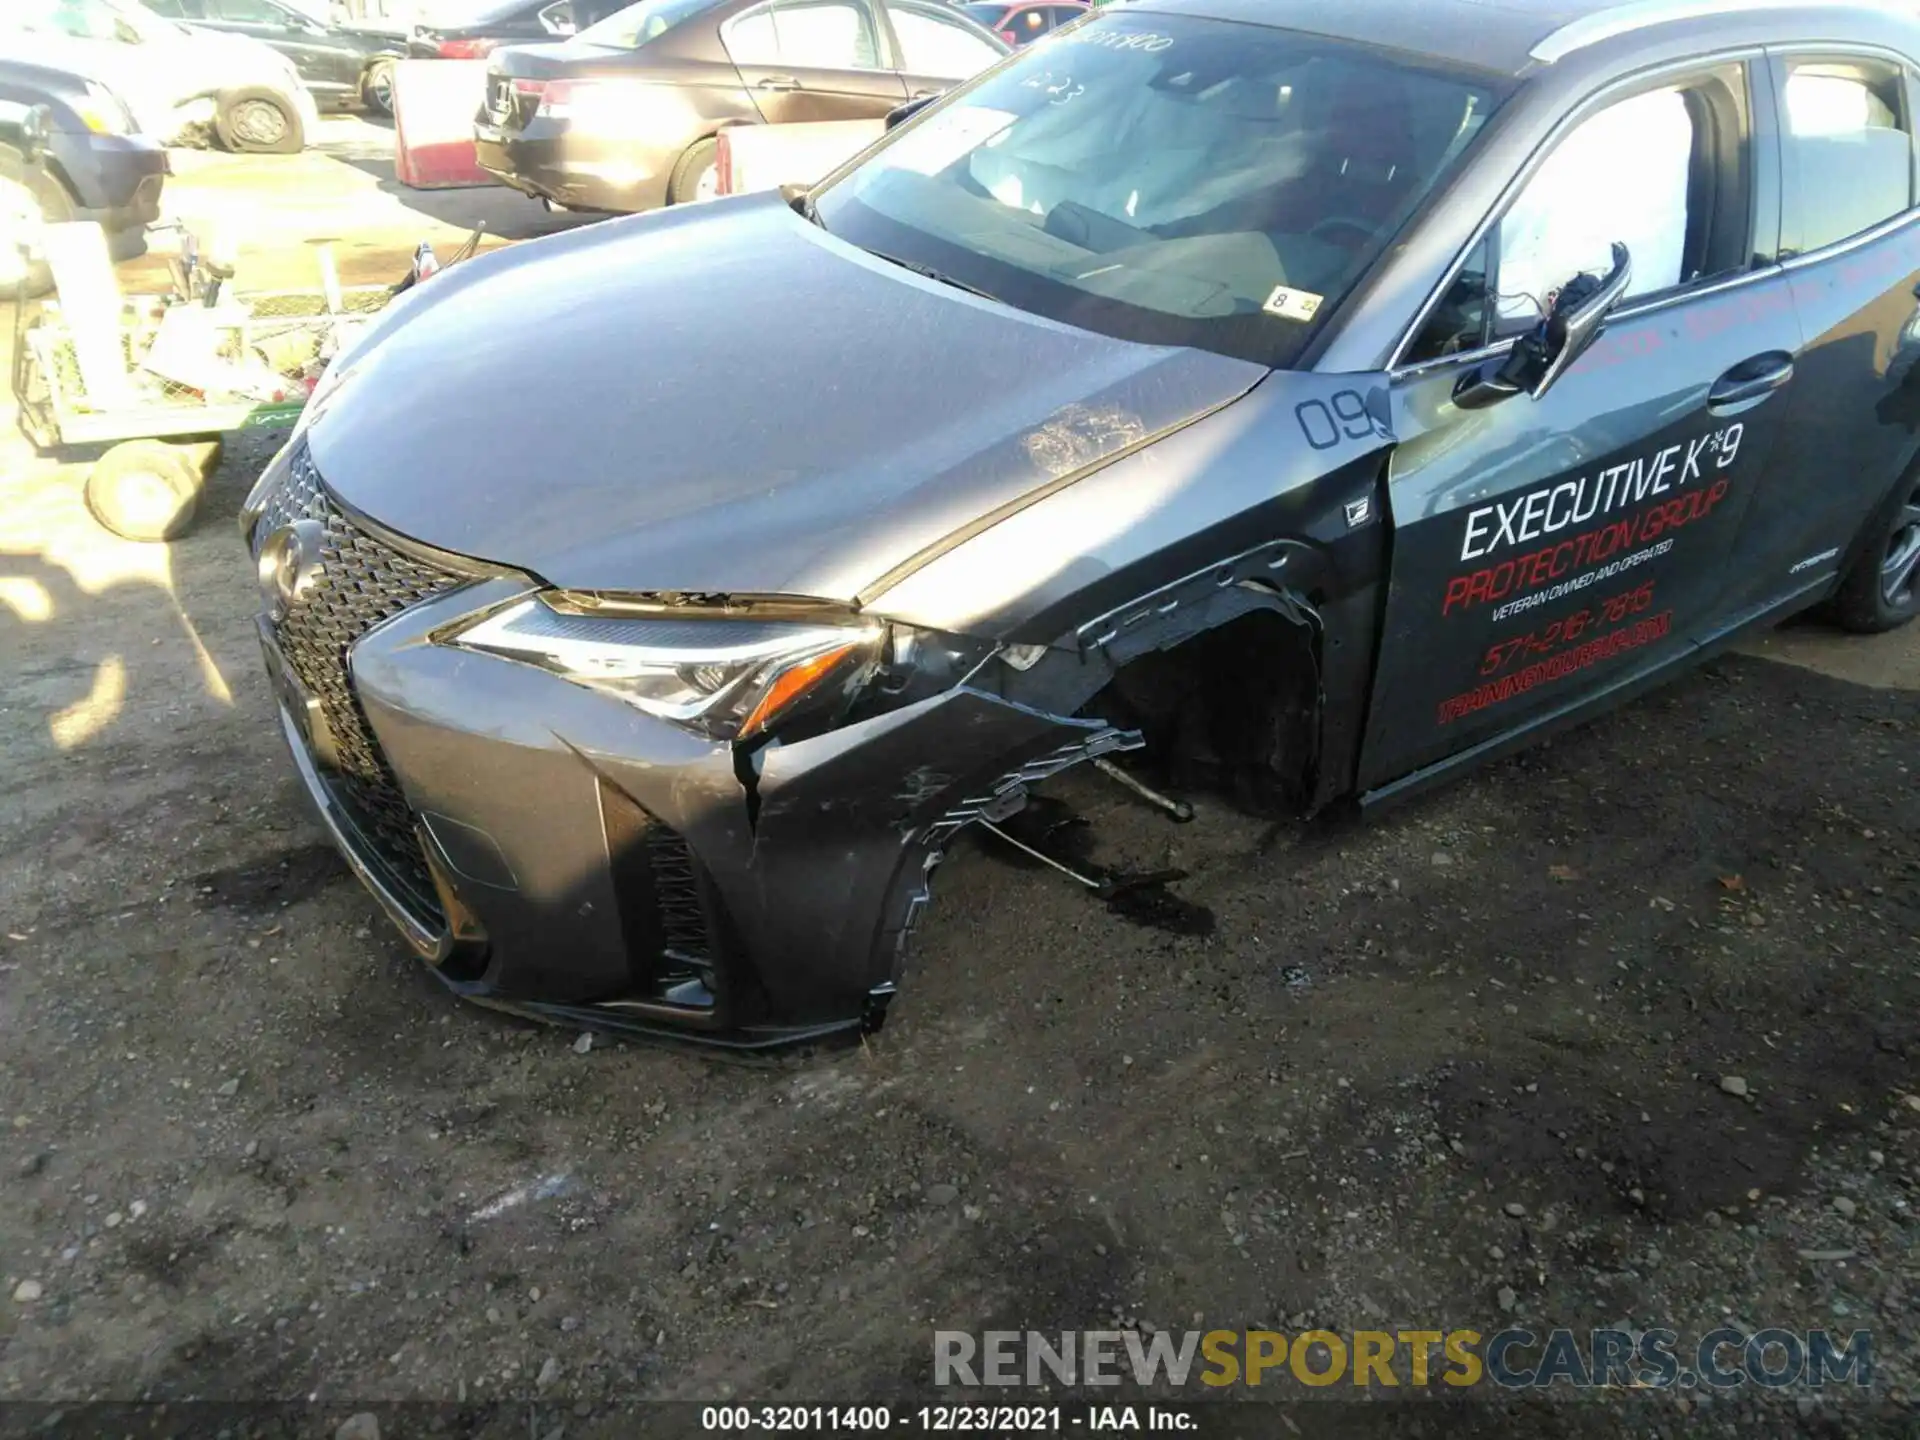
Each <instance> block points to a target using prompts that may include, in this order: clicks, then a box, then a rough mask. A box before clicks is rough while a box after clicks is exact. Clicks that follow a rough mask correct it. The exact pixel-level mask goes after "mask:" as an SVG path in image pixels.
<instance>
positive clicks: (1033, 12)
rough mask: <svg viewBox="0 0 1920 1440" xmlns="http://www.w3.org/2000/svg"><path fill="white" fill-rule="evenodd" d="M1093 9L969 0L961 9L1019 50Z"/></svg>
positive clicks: (1048, 2)
mask: <svg viewBox="0 0 1920 1440" xmlns="http://www.w3.org/2000/svg"><path fill="white" fill-rule="evenodd" d="M1092 8H1093V7H1092V6H1091V5H1089V4H1086V3H1085V0H1045V3H1033V0H1026V3H1015V4H1009V3H1006V0H968V3H967V4H964V5H962V6H960V9H962V10H964V11H966V13H967V16H968V18H970V19H972V20H974V21H976V22H978V23H979V24H981V25H984V26H986V27H987V29H989V30H991V31H993V32H994V34H996V35H998V36H999V37H1000V38H1001V39H1002V40H1004V41H1006V42H1007V43H1008V44H1009V45H1011V46H1013V47H1014V48H1015V49H1016V50H1017V49H1019V48H1020V47H1021V46H1022V45H1025V44H1027V43H1029V42H1030V41H1034V40H1038V39H1039V38H1040V37H1041V36H1042V35H1047V34H1051V33H1052V32H1053V31H1055V30H1057V29H1059V28H1060V27H1061V26H1062V25H1065V24H1066V23H1067V22H1068V21H1070V20H1078V19H1079V18H1080V17H1081V16H1082V15H1084V14H1086V13H1087V11H1089V10H1090V9H1092Z"/></svg>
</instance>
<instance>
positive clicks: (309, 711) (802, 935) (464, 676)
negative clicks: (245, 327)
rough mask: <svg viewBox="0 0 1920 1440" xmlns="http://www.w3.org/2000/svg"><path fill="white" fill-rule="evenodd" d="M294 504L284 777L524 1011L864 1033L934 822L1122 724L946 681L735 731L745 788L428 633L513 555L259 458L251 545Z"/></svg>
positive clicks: (654, 738)
mask: <svg viewBox="0 0 1920 1440" xmlns="http://www.w3.org/2000/svg"><path fill="white" fill-rule="evenodd" d="M302 519H306V520H317V521H318V522H319V523H320V525H321V526H322V527H323V528H324V530H325V532H326V534H327V537H328V539H327V541H326V546H325V549H324V552H323V557H322V560H321V566H320V571H319V575H320V577H321V578H319V579H318V580H316V581H315V582H314V584H313V586H312V587H311V589H310V591H308V592H306V593H304V594H303V595H302V596H301V597H300V598H299V599H298V600H296V601H294V602H292V604H291V605H289V606H288V607H287V608H286V612H285V614H284V616H283V617H282V618H281V619H279V620H278V621H275V620H272V619H263V621H262V637H263V640H264V641H265V642H266V648H267V656H268V666H269V670H270V672H271V673H273V674H274V675H275V676H276V683H277V685H278V687H279V691H280V695H281V700H282V705H281V713H282V724H283V727H284V729H285V730H286V734H287V738H288V741H289V743H290V745H291V747H292V749H293V752H294V757H295V761H296V764H297V765H298V767H299V769H300V772H301V777H302V779H303V781H304V782H305V784H306V787H307V790H308V793H309V794H310V795H311V796H312V798H313V800H314V802H315V804H316V806H317V808H318V809H319V811H320V814H321V817H322V819H323V821H324V822H325V824H326V826H327V828H328V831H329V833H330V834H331V835H332V837H333V839H334V841H335V843H336V844H337V845H338V846H339V848H340V849H341V851H342V852H343V854H345V856H346V857H347V860H348V863H349V864H350V865H351V866H352V867H353V869H354V870H355V872H356V873H357V874H358V875H359V876H360V878H361V879H362V881H363V882H364V883H365V884H366V885H367V886H368V888H369V889H370V890H372V891H373V893H374V895H375V896H376V898H377V899H379V901H380V903H381V904H382V906H383V907H384V908H385V909H386V910H387V912H388V914H389V915H390V916H391V917H392V919H393V920H394V921H395V923H396V925H397V926H398V927H399V928H400V930H401V932H402V934H403V935H405V936H406V938H407V939H408V941H409V943H410V944H412V946H413V947H414V949H415V950H416V951H418V952H419V953H420V955H421V956H422V958H424V959H425V960H427V961H428V962H429V963H430V964H431V965H433V966H434V968H435V969H436V971H437V972H438V973H439V974H440V976H441V977H442V978H443V979H444V980H445V981H446V982H447V983H448V984H449V985H451V986H453V987H454V988H455V989H456V990H458V991H459V992H460V993H462V994H465V995H468V996H470V997H473V998H475V999H480V1000H484V1001H487V1002H490V1003H493V1004H498V1005H504V1006H506V1007H508V1008H512V1009H516V1010H519V1011H522V1012H525V1013H530V1014H534V1015H537V1016H541V1017H543V1018H547V1019H553V1020H560V1021H565V1022H568V1023H575V1024H583V1025H590V1026H598V1027H604V1028H611V1029H617V1030H623V1031H629V1032H635V1033H643V1034H654V1035H674V1036H679V1037H685V1038H697V1039H703V1040H706V1041H709V1042H711V1043H715V1044H720V1045H726V1046H732V1047H745V1048H755V1047H765V1046H770V1045H778V1044H783V1043H793V1042H797V1041H806V1040H814V1039H820V1038H823V1037H826V1036H829V1035H833V1034H836V1033H851V1032H857V1031H859V1030H861V1029H865V1028H871V1027H873V1026H875V1025H877V1024H878V1023H879V1021H880V1020H881V1018H882V1017H883V1016H884V1013H885V1007H886V1003H887V1001H888V999H889V997H890V996H891V994H892V993H893V987H894V984H895V982H896V980H897V978H898V976H899V973H900V967H901V963H902V960H903V958H904V956H905V953H906V948H907V945H908V942H909V940H910V938H911V935H912V931H913V927H914V923H915V921H916V920H917V918H918V916H919V914H920V911H921V909H922V908H923V906H924V905H925V903H926V900H927V884H928V878H929V874H930V872H931V870H932V868H933V866H934V865H935V864H937V863H938V861H939V859H940V856H941V854H942V852H943V850H944V848H945V846H946V845H947V844H948V842H949V841H950V840H951V837H952V836H953V834H954V833H956V832H957V831H958V830H959V829H960V828H962V827H964V825H966V824H967V823H968V822H969V821H971V820H973V819H975V818H979V817H980V816H981V815H983V814H1004V813H1007V812H1008V811H1010V810H1011V809H1013V808H1017V805H1018V803H1019V801H1020V800H1021V798H1023V795H1024V786H1026V785H1027V784H1030V783H1032V782H1034V781H1036V780H1038V779H1041V778H1044V777H1045V776H1046V775H1048V774H1051V773H1053V772H1055V771H1057V770H1059V769H1061V768H1064V767H1065V766H1067V765H1070V764H1072V763H1074V762H1076V761H1078V760H1081V759H1084V758H1087V757H1089V756H1091V755H1094V754H1098V753H1101V752H1103V751H1105V750H1110V749H1117V748H1121V747H1123V746H1124V745H1126V744H1127V743H1129V737H1128V736H1125V735H1123V734H1121V733H1120V732H1117V731H1114V730H1113V729H1111V728H1110V727H1106V726H1103V725H1100V724H1098V723H1097V722H1089V721H1082V720H1075V719H1068V718H1064V717H1059V716H1052V715H1045V714H1041V713H1039V712H1036V711H1032V710H1028V709H1023V708H1021V707H1019V706H1015V705H1012V704H1009V703H1007V702H1005V701H1003V700H1000V699H998V698H997V697H994V696H990V695H986V694H983V693H981V692H978V691H975V690H971V689H967V688H956V689H953V690H949V691H946V692H944V693H942V694H938V695H935V696H932V697H930V698H928V699H925V700H921V701H919V702H916V703H914V704H911V705H908V706H905V707H903V708H901V709H899V710H895V711H892V712H889V713H885V714H882V715H879V716H876V717H874V718H871V719H867V720H863V721H861V722H859V723H856V724H852V725H848V726H846V727H844V728H842V729H840V730H837V731H833V732H831V733H829V734H826V735H822V736H819V737H817V738H814V739H809V740H804V741H800V742H798V743H794V744H789V745H780V746H774V747H772V748H770V749H768V750H766V751H764V752H762V755H761V757H760V759H761V763H760V766H759V773H758V777H757V780H756V781H755V782H754V792H755V800H756V801H757V804H750V803H749V795H748V790H747V787H746V786H745V785H744V784H743V782H742V780H741V778H740V776H739V774H738V773H737V769H736V763H735V756H734V752H733V749H732V747H731V746H729V745H726V744H718V743H714V742H710V741H706V740H703V739H700V738H698V737H696V736H693V735H690V734H687V733H685V732H683V731H681V730H679V729H677V728H675V727H673V726H671V725H668V724H665V723H664V722H660V721H656V720H653V719H651V718H650V717H648V716H645V715H642V714H640V713H638V712H636V711H635V710H633V709H632V708H631V707H629V706H627V705H625V704H622V703H621V702H619V701H618V700H615V699H612V698H611V697H608V696H605V695H603V694H600V693H598V692H594V691H591V690H587V689H585V688H583V687H580V686H578V685H574V684H571V683H568V682H566V681H563V680H560V679H558V678H557V677H555V676H553V675H550V674H547V673H546V672H544V671H541V670H538V669H535V668H533V667H530V666H527V665H521V664H517V663H514V662H512V661H508V660H503V659H499V658H496V657H492V656H488V655H481V654H476V653H474V652H471V651H465V650H460V649H456V648H453V647H450V646H446V645H442V644H439V643H436V642H435V640H434V638H433V637H434V636H435V634H436V633H437V632H439V631H441V630H443V629H444V628H445V627H446V626H447V625H449V624H450V623H451V622H453V621H455V620H457V619H460V618H462V617H464V616H466V615H468V614H471V613H472V612H473V611H474V610H476V609H478V608H480V607H482V606H486V605H491V604H495V603H498V602H500V601H502V600H504V599H507V598H509V597H511V596H514V595H516V594H520V593H524V592H525V591H526V590H528V589H529V588H531V586H530V583H529V582H528V581H527V580H525V579H524V578H522V577H519V576H516V575H512V574H508V573H503V572H499V571H488V570H486V569H485V568H483V567H478V566H472V565H470V564H469V562H466V561H462V560H459V559H457V558H454V557H446V556H440V555H436V554H431V553H429V552H423V551H420V550H419V549H418V547H414V546H412V545H410V544H409V543H408V542H405V541H403V540H400V539H399V538H398V537H394V536H391V535H387V534H385V533H384V532H382V531H380V530H379V528H378V527H377V526H376V525H374V524H373V523H372V522H370V521H369V520H367V519H366V518H365V517H360V516H355V515H351V514H349V513H348V512H347V511H345V510H344V509H343V508H342V507H340V506H339V504H338V502H336V501H334V500H333V499H332V497H331V496H330V495H329V494H328V493H327V492H326V491H325V489H324V486H322V485H321V483H320V481H319V478H318V476H317V474H315V473H314V471H313V469H312V466H311V464H310V462H309V461H308V460H307V459H306V457H305V456H304V454H303V453H295V454H293V455H284V454H283V455H282V456H280V457H277V458H276V459H275V461H274V462H273V467H272V468H271V469H270V471H269V490H268V494H267V496H266V501H265V512H264V514H263V515H262V516H261V518H260V519H259V520H258V521H257V522H256V523H254V524H253V525H252V526H251V527H250V528H251V535H250V540H251V542H252V544H253V547H254V548H255V550H256V551H257V550H258V548H259V545H260V542H261V541H262V540H263V539H264V538H265V537H266V536H267V535H268V534H270V533H271V532H272V531H273V530H274V529H275V528H276V527H278V526H282V525H288V524H292V523H294V522H295V521H298V520H302ZM368 596H383V597H386V598H384V599H381V600H379V601H378V603H377V604H376V605H375V606H374V609H373V610H372V611H369V610H368V608H367V604H368V602H367V600H366V597H368ZM369 615H371V617H372V618H371V620H370V622H369V621H368V617H369ZM342 656H344V657H345V660H344V663H341V660H340V658H339V657H342ZM329 667H332V668H331V669H329Z"/></svg>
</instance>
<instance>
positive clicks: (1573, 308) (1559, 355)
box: [1453, 240, 1633, 410]
mask: <svg viewBox="0 0 1920 1440" xmlns="http://www.w3.org/2000/svg"><path fill="white" fill-rule="evenodd" d="M1632 279H1633V260H1632V257H1631V256H1630V255H1629V254H1628V253H1627V247H1626V246H1624V245H1622V244H1621V243H1620V242H1619V241H1617V240H1616V241H1614V242H1613V268H1612V269H1611V270H1609V271H1608V272H1607V274H1606V277H1605V278H1604V279H1602V278H1600V277H1598V276H1595V275H1589V274H1580V275H1576V276H1574V277H1573V279H1571V280H1569V281H1568V282H1567V283H1566V285H1564V286H1563V287H1561V290H1560V293H1559V295H1557V296H1556V297H1555V298H1554V302H1553V309H1552V310H1551V311H1550V312H1548V314H1547V316H1546V318H1545V319H1544V320H1542V321H1541V322H1540V323H1539V324H1538V325H1537V326H1535V327H1534V328H1533V329H1532V330H1531V331H1529V332H1528V333H1527V334H1525V335H1522V336H1521V337H1520V338H1519V339H1518V340H1516V341H1514V343H1513V348H1512V349H1511V350H1509V351H1508V352H1507V353H1506V354H1505V355H1504V356H1498V357H1496V358H1494V359H1492V360H1489V361H1487V362H1486V363H1485V364H1484V365H1482V366H1480V367H1479V369H1477V370H1474V371H1473V372H1471V373H1470V374H1467V375H1464V376H1462V377H1461V380H1460V383H1459V385H1457V386H1456V387H1455V388H1454V392H1453V403H1454V404H1455V405H1458V406H1459V407H1460V408H1461V409H1462V410H1479V409H1484V408H1485V407H1486V406H1488V405H1493V404H1497V403H1498V402H1500V401H1502V400H1505V399H1508V398H1509V397H1511V396H1514V395H1518V394H1519V393H1520V392H1521V391H1523V390H1524V391H1525V392H1526V393H1527V394H1529V395H1531V396H1532V397H1533V398H1534V399H1536V400H1538V399H1539V398H1540V397H1541V396H1542V395H1544V394H1546V393H1547V391H1548V390H1549V389H1551V388H1552V386H1553V384H1554V382H1555V381H1556V380H1558V379H1559V378H1560V377H1561V376H1562V375H1563V374H1565V373H1566V371H1567V368H1568V367H1569V366H1571V365H1572V364H1573V362H1574V361H1576V360H1578V359H1579V358H1580V357H1581V356H1582V355H1584V354H1586V353H1587V351H1588V349H1589V348H1591V346H1592V345H1593V342H1594V341H1595V340H1598V339H1599V338H1600V332H1601V331H1602V330H1604V329H1605V328H1606V321H1607V316H1608V315H1609V314H1610V313H1611V312H1612V310H1613V308H1614V306H1616V305H1618V304H1619V303H1620V299H1621V297H1622V296H1623V295H1625V294H1626V293H1627V285H1628V284H1629V283H1630V282H1631V281H1632Z"/></svg>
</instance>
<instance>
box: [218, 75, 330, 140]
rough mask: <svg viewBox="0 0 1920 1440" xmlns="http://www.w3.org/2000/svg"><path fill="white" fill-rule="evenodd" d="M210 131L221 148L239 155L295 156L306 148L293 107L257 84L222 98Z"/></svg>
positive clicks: (234, 91)
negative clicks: (212, 129)
mask: <svg viewBox="0 0 1920 1440" xmlns="http://www.w3.org/2000/svg"><path fill="white" fill-rule="evenodd" d="M213 128H214V132H215V133H216V134H218V135H219V137H220V143H221V144H222V145H224V146H226V147H227V149H229V150H232V151H235V152H237V153H239V154H242V155H298V154H299V153H300V151H301V149H302V148H303V147H304V146H305V145H306V138H307V137H306V136H305V134H303V133H302V131H301V128H300V116H299V115H298V114H297V113H296V112H295V111H294V108H293V106H292V105H291V104H290V103H289V102H288V101H287V99H286V98H285V97H284V96H282V95H279V94H277V93H276V92H274V91H272V90H268V89H266V88H264V87H262V86H259V85H251V86H247V87H245V88H243V89H239V90H230V91H228V92H227V93H226V94H224V95H222V96H221V97H220V108H219V109H218V110H216V111H215V112H214V115H213Z"/></svg>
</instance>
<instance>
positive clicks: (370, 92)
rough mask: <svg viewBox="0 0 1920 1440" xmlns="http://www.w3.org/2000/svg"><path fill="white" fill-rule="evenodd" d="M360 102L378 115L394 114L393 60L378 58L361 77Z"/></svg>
mask: <svg viewBox="0 0 1920 1440" xmlns="http://www.w3.org/2000/svg"><path fill="white" fill-rule="evenodd" d="M360 103H361V104H362V105H364V106H366V108H367V109H369V110H371V111H373V112H374V113H375V114H377V115H391V114H393V62H392V61H391V60H376V61H374V62H373V64H371V65H369V66H368V67H367V73H366V74H365V75H362V76H361V77H360Z"/></svg>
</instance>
